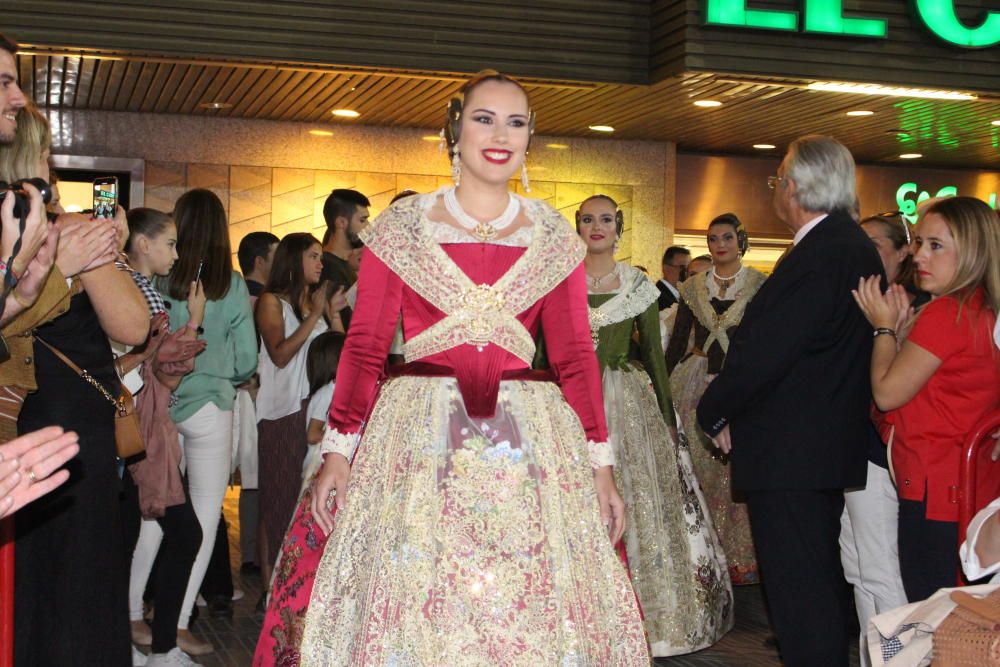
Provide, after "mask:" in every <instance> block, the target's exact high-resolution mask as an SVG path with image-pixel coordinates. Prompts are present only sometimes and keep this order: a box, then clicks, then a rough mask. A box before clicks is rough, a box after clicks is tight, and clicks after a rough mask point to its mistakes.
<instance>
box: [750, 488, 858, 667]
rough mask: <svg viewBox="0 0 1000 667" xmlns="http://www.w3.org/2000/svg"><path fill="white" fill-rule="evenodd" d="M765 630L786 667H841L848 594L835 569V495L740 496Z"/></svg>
mask: <svg viewBox="0 0 1000 667" xmlns="http://www.w3.org/2000/svg"><path fill="white" fill-rule="evenodd" d="M746 500H747V509H748V510H749V512H750V530H751V532H752V533H753V539H754V544H755V546H756V548H757V562H758V565H759V567H760V571H761V581H762V583H763V585H764V593H765V595H766V596H767V605H768V611H769V613H770V617H771V624H772V625H773V626H774V631H775V634H776V635H777V637H778V641H779V643H780V645H781V654H782V658H783V659H784V664H785V665H786V666H787V667H846V666H847V664H848V641H849V639H848V637H849V632H848V626H849V619H850V593H849V589H848V585H847V581H846V580H845V579H844V569H843V566H842V565H841V563H840V546H839V543H838V540H839V538H840V515H841V514H842V513H843V511H844V491H843V489H831V490H815V491H814V490H807V491H747V492H746Z"/></svg>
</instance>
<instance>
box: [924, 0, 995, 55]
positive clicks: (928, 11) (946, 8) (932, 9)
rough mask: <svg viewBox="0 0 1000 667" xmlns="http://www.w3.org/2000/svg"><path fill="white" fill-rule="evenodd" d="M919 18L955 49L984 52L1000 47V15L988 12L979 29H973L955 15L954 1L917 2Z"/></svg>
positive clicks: (926, 0) (925, 0)
mask: <svg viewBox="0 0 1000 667" xmlns="http://www.w3.org/2000/svg"><path fill="white" fill-rule="evenodd" d="M913 6H914V8H915V9H916V10H917V16H919V17H920V20H921V21H923V24H924V25H925V26H927V28H928V29H929V30H930V31H931V32H933V33H934V34H935V35H937V36H938V37H940V38H941V39H943V40H944V41H946V42H948V43H949V44H954V45H955V46H963V47H965V48H968V49H982V48H986V47H988V46H994V45H996V44H1000V12H991V11H986V12H985V16H984V17H983V20H982V23H980V24H979V27H977V28H969V27H968V26H966V25H965V24H964V23H962V21H961V20H959V18H958V16H957V15H956V14H955V6H954V3H952V2H951V1H950V0H913Z"/></svg>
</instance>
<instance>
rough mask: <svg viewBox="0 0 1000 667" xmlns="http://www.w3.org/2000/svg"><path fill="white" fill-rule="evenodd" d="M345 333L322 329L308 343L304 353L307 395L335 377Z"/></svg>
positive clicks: (345, 336) (345, 337)
mask: <svg viewBox="0 0 1000 667" xmlns="http://www.w3.org/2000/svg"><path fill="white" fill-rule="evenodd" d="M346 340H347V334H342V333H340V332H339V331H324V332H323V333H321V334H320V335H318V336H316V338H314V339H313V342H312V343H310V344H309V352H307V353H306V379H307V380H308V381H309V395H310V396H312V395H313V394H315V393H316V392H317V391H319V390H320V389H322V388H323V387H324V386H326V385H327V384H328V383H330V382H331V381H332V380H334V379H336V377H337V364H339V363H340V353H341V352H343V350H344V341H346Z"/></svg>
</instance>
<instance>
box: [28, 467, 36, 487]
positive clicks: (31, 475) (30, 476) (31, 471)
mask: <svg viewBox="0 0 1000 667" xmlns="http://www.w3.org/2000/svg"><path fill="white" fill-rule="evenodd" d="M28 479H29V480H31V483H32V484H34V483H35V482H36V481H37V478H36V477H35V471H34V469H33V468H28Z"/></svg>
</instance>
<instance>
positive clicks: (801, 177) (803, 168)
mask: <svg viewBox="0 0 1000 667" xmlns="http://www.w3.org/2000/svg"><path fill="white" fill-rule="evenodd" d="M785 178H787V179H789V180H792V181H795V199H796V200H797V201H798V203H799V206H801V207H802V208H803V209H805V210H807V211H817V212H824V213H825V212H829V211H835V210H838V209H840V210H844V211H850V210H851V209H852V208H854V206H855V202H856V201H857V199H858V195H857V180H856V179H855V176H854V157H853V156H852V155H851V152H850V151H849V150H847V148H846V147H845V146H844V145H843V144H842V143H840V142H839V141H837V140H836V139H834V138H833V137H826V136H823V135H819V134H811V135H809V136H806V137H801V138H799V139H796V140H795V141H793V142H792V143H791V145H790V146H789V147H788V156H787V157H786V159H785Z"/></svg>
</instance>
